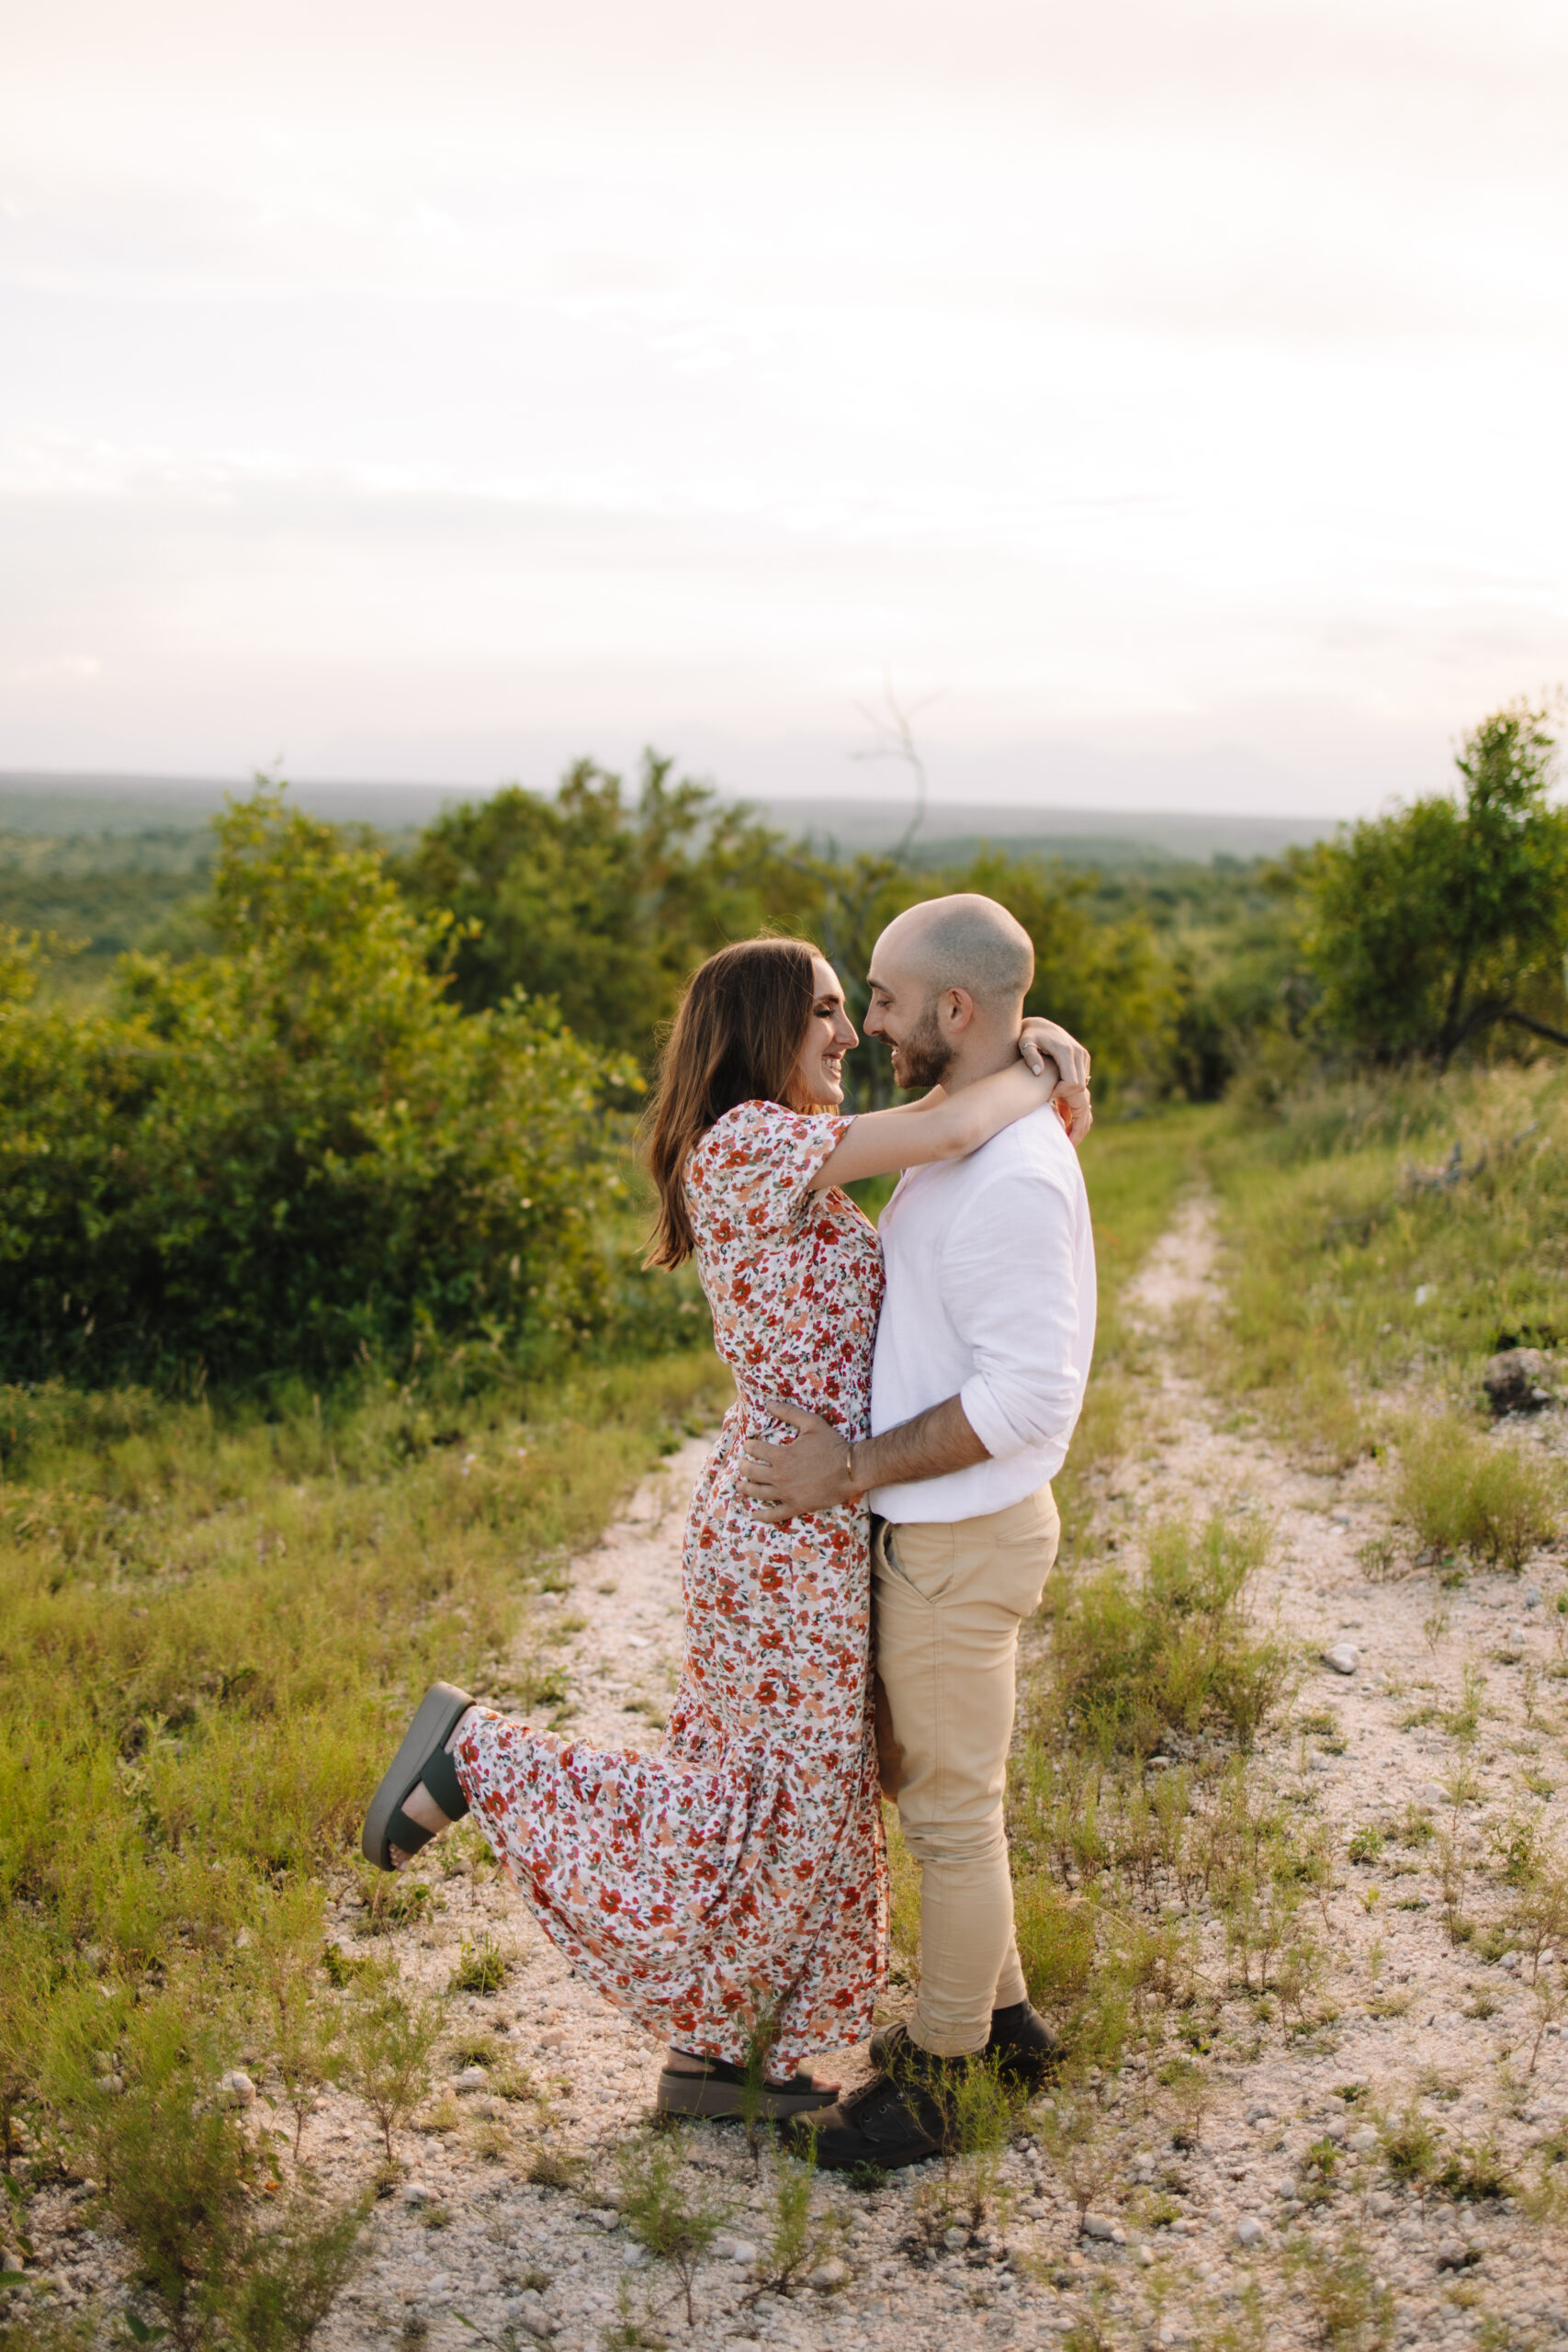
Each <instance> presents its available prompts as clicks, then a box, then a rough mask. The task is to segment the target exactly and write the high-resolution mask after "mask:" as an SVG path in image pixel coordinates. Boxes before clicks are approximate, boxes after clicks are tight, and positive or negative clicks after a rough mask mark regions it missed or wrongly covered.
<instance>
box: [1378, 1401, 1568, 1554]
mask: <svg viewBox="0 0 1568 2352" xmlns="http://www.w3.org/2000/svg"><path fill="white" fill-rule="evenodd" d="M1398 1509H1399V1513H1400V1517H1401V1519H1402V1520H1403V1521H1404V1522H1405V1524H1406V1525H1407V1526H1408V1527H1409V1528H1410V1531H1411V1533H1412V1535H1413V1537H1414V1539H1415V1541H1416V1544H1417V1546H1418V1547H1419V1548H1420V1549H1421V1550H1423V1551H1432V1552H1436V1553H1438V1554H1439V1555H1443V1554H1448V1553H1452V1552H1469V1553H1472V1555H1474V1556H1475V1557H1476V1558H1477V1559H1480V1560H1484V1561H1486V1562H1487V1563H1489V1565H1491V1566H1494V1567H1505V1568H1513V1569H1518V1568H1521V1567H1523V1566H1524V1564H1525V1562H1526V1561H1527V1560H1528V1559H1529V1556H1530V1554H1531V1553H1532V1552H1534V1551H1536V1550H1537V1549H1539V1547H1540V1545H1541V1544H1546V1543H1549V1542H1550V1541H1551V1538H1552V1537H1553V1536H1554V1535H1555V1534H1556V1532H1557V1530H1558V1527H1559V1526H1560V1524H1561V1512H1562V1482H1561V1476H1560V1474H1559V1472H1558V1470H1557V1466H1556V1464H1554V1463H1552V1462H1550V1461H1548V1460H1546V1459H1544V1458H1543V1457H1542V1456H1541V1455H1540V1454H1539V1453H1536V1452H1534V1451H1533V1450H1532V1449H1531V1448H1529V1446H1527V1445H1523V1444H1519V1443H1517V1442H1514V1441H1512V1440H1509V1439H1506V1438H1493V1439H1487V1438H1485V1437H1483V1435H1482V1434H1481V1432H1480V1431H1479V1430H1476V1429H1475V1428H1474V1426H1473V1425H1472V1423H1470V1422H1468V1421H1465V1420H1462V1419H1460V1417H1459V1416H1458V1415H1457V1414H1443V1415H1439V1416H1434V1417H1433V1418H1432V1419H1427V1420H1424V1421H1418V1422H1416V1424H1415V1425H1414V1426H1413V1427H1412V1428H1411V1429H1410V1430H1407V1432H1406V1434H1405V1438H1404V1446H1403V1449H1402V1451H1401V1457H1400V1471H1399V1485H1398Z"/></svg>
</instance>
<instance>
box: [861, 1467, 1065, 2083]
mask: <svg viewBox="0 0 1568 2352" xmlns="http://www.w3.org/2000/svg"><path fill="white" fill-rule="evenodd" d="M1060 1532H1061V1521H1060V1520H1059V1519H1058V1518H1057V1515H1056V1506H1055V1501H1054V1500H1053V1498H1052V1494H1051V1489H1050V1487H1041V1489H1040V1491H1039V1493H1038V1494H1035V1495H1029V1496H1027V1497H1026V1498H1024V1500H1023V1501H1022V1502H1021V1503H1014V1504H1012V1505H1011V1506H1010V1509H1008V1510H998V1511H990V1512H988V1513H987V1515H986V1516H985V1517H984V1518H981V1519H963V1520H958V1521H954V1522H953V1523H952V1524H938V1525H932V1526H924V1525H919V1524H912V1525H908V1526H902V1527H896V1526H893V1525H891V1524H889V1522H888V1521H886V1520H878V1521H874V1534H873V1539H872V1555H871V1563H872V1591H873V1596H874V1601H873V1605H874V1637H875V1644H876V1649H875V1657H876V1673H877V1694H876V1696H877V1752H878V1756H879V1758H880V1761H881V1765H882V1786H883V1790H884V1792H885V1793H886V1795H887V1796H889V1797H891V1798H892V1799H894V1801H895V1802H896V1803H897V1807H898V1818H899V1822H900V1824H901V1826H902V1827H903V1831H904V1838H905V1842H906V1843H907V1844H908V1848H909V1850H910V1852H911V1853H912V1854H913V1855H914V1857H915V1860H917V1861H918V1862H919V1865H920V1871H921V1879H920V1990H919V1999H918V2001H917V2002H916V2005H915V2016H914V2022H913V2024H912V2026H911V2028H910V2031H911V2033H912V2035H913V2037H914V2040H915V2041H917V2042H918V2043H919V2045H920V2047H921V2049H923V2050H929V2051H931V2052H932V2053H933V2054H934V2055H936V2056H938V2057H942V2058H956V2057H960V2056H962V2055H963V2054H964V2052H970V2051H976V2050H982V2049H984V2047H985V2045H986V2042H987V2039H988V2038H989V2035H990V2030H991V2011H992V2009H993V2008H1010V2007H1011V2006H1012V2004H1013V2003H1014V2002H1015V2001H1021V2000H1023V1999H1025V1998H1026V1988H1025V1985H1024V1981H1023V1971H1022V1969H1021V1967H1020V1965H1019V1958H1018V1946H1017V1944H1016V1942H1015V1941H1014V1939H1013V1929H1012V1878H1011V1874H1010V1871H1009V1868H1008V1849H1007V1830H1006V1827H1005V1826H1004V1823H1003V1817H1002V1796H1003V1792H1004V1790H1005V1788H1006V1785H1007V1758H1008V1747H1009V1745H1010V1741H1011V1738H1012V1719H1013V1708H1014V1703H1015V1698H1016V1680H1017V1661H1018V1629H1019V1626H1020V1624H1021V1623H1022V1621H1023V1619H1024V1618H1025V1617H1027V1616H1029V1615H1030V1614H1031V1613H1032V1611H1034V1610H1035V1609H1036V1608H1037V1607H1038V1606H1039V1602H1040V1595H1041V1593H1042V1592H1043V1589H1044V1585H1045V1579H1046V1577H1048V1576H1049V1574H1050V1572H1051V1564H1052V1562H1053V1561H1054V1560H1055V1556H1056V1543H1057V1538H1058V1536H1059V1535H1060Z"/></svg>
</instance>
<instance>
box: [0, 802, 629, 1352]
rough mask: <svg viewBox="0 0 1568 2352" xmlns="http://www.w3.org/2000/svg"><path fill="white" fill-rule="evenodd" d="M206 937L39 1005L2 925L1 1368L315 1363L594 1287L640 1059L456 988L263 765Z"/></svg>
mask: <svg viewBox="0 0 1568 2352" xmlns="http://www.w3.org/2000/svg"><path fill="white" fill-rule="evenodd" d="M218 835H219V853H220V854H219V858H218V864H217V869H216V876H215V886H214V892H213V899H212V905H211V909H210V916H211V922H212V925H213V929H214V933H215V936H216V940H217V952H216V953H214V954H211V955H204V956H195V957H192V958H191V959H190V960H189V961H188V962H184V963H175V962H172V961H170V960H169V959H167V958H164V957H148V956H131V957H127V958H126V959H125V960H124V962H123V963H122V965H121V967H120V973H119V978H118V983H117V990H116V994H115V997H114V999H113V1000H112V1001H111V1002H110V1004H109V1005H108V1007H107V1009H106V1010H100V1011H94V1012H88V1013H85V1014H82V1015H73V1014H71V1013H69V1012H63V1011H60V1010H55V1011H52V1012H39V1010H38V1009H37V1008H36V1007H35V1006H33V1005H32V1004H31V1003H30V1002H29V1001H28V1000H29V997H30V994H31V991H32V988H33V983H34V979H35V976H36V964H35V959H33V958H31V957H30V956H28V954H27V953H26V952H25V951H24V950H23V949H22V948H21V946H20V945H19V944H18V943H17V941H16V939H15V935H14V934H13V935H12V936H11V939H10V944H9V945H8V946H6V945H5V944H4V943H0V1373H3V1374H5V1375H6V1376H9V1377H11V1378H17V1377H21V1378H36V1377H38V1376H39V1375H40V1374H49V1373H53V1372H64V1373H67V1374H72V1375H73V1376H75V1377H78V1378H85V1379H87V1380H89V1381H92V1382H99V1381H102V1380H105V1379H107V1378H109V1377H113V1376H116V1375H123V1374H126V1373H130V1374H137V1375H141V1376H147V1375H150V1374H159V1373H162V1372H168V1371H170V1370H172V1369H174V1368H175V1367H177V1366H181V1365H183V1366H185V1367H186V1368H187V1369H188V1368H190V1367H192V1366H193V1365H194V1364H196V1363H198V1362H199V1363H200V1364H201V1365H203V1366H204V1367H205V1368H206V1370H207V1372H208V1373H209V1374H210V1375H211V1376H212V1377H213V1378H215V1379H217V1380H220V1381H223V1382H230V1381H233V1380H243V1379H248V1378H253V1377H255V1376H257V1375H260V1374H267V1373H271V1372H275V1371H277V1370H280V1369H286V1368H296V1369H299V1370H300V1371H303V1372H306V1373H309V1374H327V1373H331V1372H333V1370H336V1369H339V1368H342V1367H343V1366H344V1365H346V1364H348V1363H352V1362H354V1361H355V1360H356V1359H358V1358H362V1357H364V1356H366V1355H367V1354H376V1353H388V1352H391V1353H403V1352H405V1351H407V1350H408V1349H409V1348H410V1347H411V1346H412V1343H413V1342H414V1341H415V1340H419V1339H420V1338H421V1336H422V1334H423V1335H429V1336H431V1337H446V1338H462V1339H478V1340H486V1341H489V1342H491V1343H492V1344H502V1343H508V1344H510V1343H513V1342H515V1341H517V1340H521V1339H523V1338H524V1337H525V1336H526V1335H528V1334H537V1333H539V1332H542V1331H547V1330H550V1329H570V1328H572V1327H573V1326H574V1325H576V1324H578V1323H580V1322H581V1320H582V1319H583V1318H585V1317H591V1316H592V1315H593V1314H594V1312H595V1311H596V1308H597V1303H598V1300H599V1297H600V1295H601V1292H602V1289H603V1284H604V1252H603V1248H602V1240H601V1236H600V1233H599V1231H598V1229H597V1228H598V1227H599V1224H600V1222H601V1220H602V1217H603V1215H604V1210H605V1209H606V1207H607V1206H608V1205H609V1204H611V1203H612V1202H613V1201H614V1200H615V1197H616V1196H617V1194H618V1193H619V1190H620V1181H621V1180H620V1177H619V1174H618V1172H617V1167H616V1163H615V1158H614V1155H613V1152H612V1149H611V1144H612V1141H613V1138H612V1136H611V1135H610V1132H609V1130H608V1128H607V1124H606V1120H605V1117H604V1091H605V1087H606V1084H607V1083H609V1082H611V1081H618V1082H621V1083H630V1082H633V1081H634V1080H635V1072H634V1071H633V1070H632V1069H631V1068H630V1066H628V1065H626V1064H618V1065H617V1064H614V1063H611V1062H609V1061H607V1060H606V1059H605V1057H604V1056H603V1055H601V1054H599V1053H597V1052H595V1051H593V1050H592V1049H591V1048H589V1047H587V1046H582V1045H580V1044H579V1043H578V1042H577V1041H576V1040H575V1039H574V1038H572V1037H570V1035H567V1034H565V1033H564V1032H563V1030H562V1028H561V1026H560V1023H559V1022H558V1018H557V1016H556V1015H555V1014H554V1013H553V1012H551V1011H550V1010H549V1009H548V1008H547V1007H544V1008H541V1007H539V1006H537V1005H536V1004H533V1003H531V1002H529V1001H527V1000H525V998H523V997H521V996H519V995H516V994H513V995H510V996H508V997H506V998H504V999H503V1000H502V1001H501V1002H500V1003H498V1004H497V1005H495V1006H494V1007H493V1008H491V1009H489V1010H486V1011H484V1012H479V1013H476V1014H472V1015H468V1016H465V1015H464V1014H463V1013H462V1012H460V1011H459V1010H458V1008H457V1006H456V1005H455V1004H454V1003H453V1002H452V1001H451V991H450V988H449V984H448V981H447V978H446V976H445V975H444V974H443V973H442V972H441V971H440V969H439V968H436V969H434V970H433V969H432V966H433V965H434V966H435V967H439V966H440V963H441V960H442V957H443V955H444V954H445V953H446V952H447V951H448V949H449V946H450V944H451V941H452V937H453V926H452V924H451V922H450V921H449V919H447V918H445V917H436V918H434V919H430V920H426V919H423V918H422V917H421V916H419V915H418V914H417V913H416V912H415V911H414V910H412V908H411V907H410V906H409V904H408V902H407V901H406V899H403V898H402V897H401V895H400V893H399V891H398V889H397V888H396V886H395V885H394V883H393V882H392V880H391V879H390V877H389V875H388V874H387V872H386V870H385V867H384V865H383V862H382V860H381V858H380V857H379V855H378V854H377V853H376V852H375V851H374V850H373V849H371V848H368V847H365V846H359V845H355V843H352V842H348V841H346V840H345V839H344V837H343V836H342V835H341V834H339V833H338V832H337V831H335V830H334V829H333V827H331V826H329V825H324V824H321V823H318V822H316V821H314V820H311V819H309V818H307V817H304V816H302V815H300V814H299V812H298V811H296V810H293V809H289V808H288V805H287V803H286V800H285V798H284V797H283V795H282V793H281V792H280V791H278V790H276V789H275V788H272V787H266V788H263V789H261V790H259V791H258V792H256V793H255V794H254V796H253V797H251V798H249V799H248V800H245V801H243V802H240V803H239V804H237V805H235V806H233V807H231V809H230V810H229V812H228V813H227V815H226V816H225V817H223V818H222V819H221V820H220V822H219V825H218Z"/></svg>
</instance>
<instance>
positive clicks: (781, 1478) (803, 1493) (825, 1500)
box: [735, 1397, 858, 1527]
mask: <svg viewBox="0 0 1568 2352" xmlns="http://www.w3.org/2000/svg"><path fill="white" fill-rule="evenodd" d="M763 1401H764V1403H765V1405H766V1408H767V1410H768V1411H769V1412H770V1413H771V1414H772V1415H773V1419H775V1420H779V1421H787V1422H788V1424H789V1426H790V1428H791V1429H793V1430H799V1431H800V1435H799V1436H798V1437H797V1438H792V1439H790V1440H789V1441H788V1442H786V1443H783V1444H773V1443H771V1442H769V1440H768V1439H766V1438H761V1437H749V1438H748V1439H747V1441H746V1446H745V1451H744V1453H742V1455H741V1468H740V1470H739V1475H738V1476H737V1477H736V1481H735V1483H736V1485H737V1486H738V1487H739V1489H740V1492H741V1493H742V1494H743V1495H744V1496H745V1497H746V1498H747V1499H748V1501H749V1502H750V1505H751V1510H752V1514H753V1516H754V1517H756V1518H758V1519H765V1520H769V1521H772V1522H773V1525H774V1526H775V1527H777V1526H781V1525H782V1524H783V1522H784V1521H785V1520H788V1519H798V1518H799V1517H800V1515H801V1513H802V1512H803V1511H808V1510H831V1509H832V1507H833V1505H834V1504H835V1503H847V1502H850V1501H852V1499H853V1498H854V1496H855V1494H856V1493H857V1491H858V1489H857V1488H856V1487H854V1485H853V1484H852V1480H851V1476H850V1460H849V1457H850V1443H849V1440H848V1439H847V1438H846V1437H845V1435H844V1433H843V1431H842V1430H836V1429H835V1428H834V1427H833V1424H832V1422H831V1421H825V1420H823V1419H822V1418H821V1416H820V1415H819V1414H818V1413H803V1412H802V1411H801V1409H800V1408H799V1406H798V1405H786V1404H785V1403H784V1399H783V1398H782V1397H766V1398H764V1400H763Z"/></svg>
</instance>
